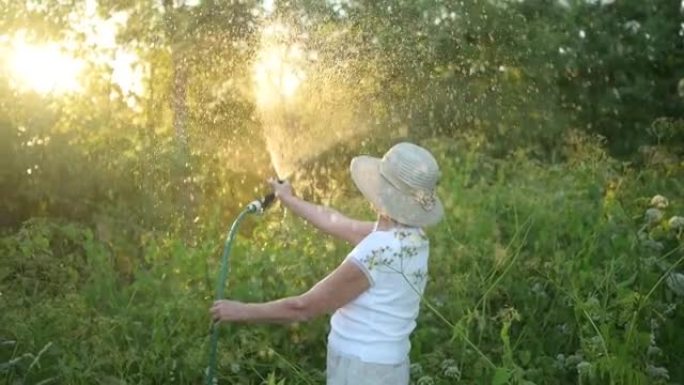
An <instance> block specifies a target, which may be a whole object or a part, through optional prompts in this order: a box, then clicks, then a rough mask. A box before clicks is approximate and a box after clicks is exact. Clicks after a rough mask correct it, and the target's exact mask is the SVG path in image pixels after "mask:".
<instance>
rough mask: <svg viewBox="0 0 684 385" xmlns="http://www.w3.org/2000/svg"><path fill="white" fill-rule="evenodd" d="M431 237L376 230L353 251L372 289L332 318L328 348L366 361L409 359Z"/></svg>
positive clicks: (405, 231) (416, 230)
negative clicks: (411, 338)
mask: <svg viewBox="0 0 684 385" xmlns="http://www.w3.org/2000/svg"><path fill="white" fill-rule="evenodd" d="M428 254H429V242H428V238H427V237H426V236H425V234H424V233H423V232H422V230H421V229H419V228H400V229H392V230H388V231H377V230H376V231H373V232H372V233H370V234H369V235H368V236H367V237H366V238H364V239H363V240H362V241H361V242H359V244H358V245H356V247H355V248H354V249H353V250H352V251H351V253H349V255H348V256H347V258H346V260H350V261H353V262H354V263H356V264H357V265H358V266H359V267H360V268H361V270H363V272H364V273H365V274H366V275H367V276H368V281H369V282H370V288H369V289H368V290H366V291H365V292H364V293H363V294H361V295H360V296H358V297H357V298H356V299H354V300H353V301H351V302H350V303H348V304H346V305H345V306H343V307H342V308H340V309H338V310H337V311H336V312H335V314H333V316H332V318H331V319H330V325H331V330H330V334H329V335H328V344H329V346H330V347H331V348H333V349H335V350H337V351H338V352H340V353H343V354H347V355H352V356H356V357H358V358H359V359H361V360H362V361H364V362H371V363H378V364H399V363H402V362H404V361H405V360H406V359H407V358H408V353H409V350H410V349H411V343H410V341H409V335H410V334H411V332H412V331H413V329H414V328H415V327H416V318H417V317H418V311H419V306H420V297H421V295H422V294H423V291H424V289H425V283H426V281H427V271H428Z"/></svg>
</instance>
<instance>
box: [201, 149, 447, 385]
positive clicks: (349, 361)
mask: <svg viewBox="0 0 684 385" xmlns="http://www.w3.org/2000/svg"><path fill="white" fill-rule="evenodd" d="M439 175H440V173H439V167H438V165H437V162H436V161H435V159H434V157H433V156H432V155H431V154H430V152H428V151H427V150H426V149H424V148H422V147H419V146H417V145H415V144H411V143H400V144H397V145H395V146H393V147H392V148H391V149H390V150H389V151H388V152H387V153H386V154H385V155H384V157H383V158H382V159H378V158H372V157H369V156H360V157H356V158H354V159H353V160H352V162H351V176H352V179H353V180H354V183H355V184H356V186H357V187H358V189H359V190H360V191H361V193H362V194H363V195H364V196H365V197H366V199H368V200H369V201H370V203H371V204H372V206H373V208H374V209H375V211H376V212H377V213H378V217H377V221H376V222H363V221H357V220H353V219H350V218H347V217H345V216H343V215H342V214H340V213H338V212H336V211H333V210H331V209H328V208H325V207H322V206H318V205H314V204H312V203H309V202H306V201H304V200H302V199H299V198H297V197H296V196H295V195H294V194H293V192H292V188H291V186H290V185H289V184H287V183H282V184H281V183H277V182H275V181H271V182H270V184H271V186H272V187H273V189H274V191H275V193H276V196H277V197H278V198H279V199H280V201H281V202H282V204H283V205H284V206H285V207H287V208H288V209H290V210H291V211H292V212H294V213H295V214H297V215H299V216H300V217H302V218H304V219H305V220H306V221H308V222H309V223H311V224H312V225H314V226H315V227H317V228H319V229H320V230H322V231H324V232H326V233H328V234H330V235H333V236H335V237H338V238H341V239H343V240H346V241H348V242H349V243H351V244H352V245H354V246H355V247H354V249H353V250H352V251H351V252H350V253H349V255H348V256H347V257H346V258H345V260H344V261H343V262H342V263H341V264H340V265H339V267H337V268H336V269H335V270H334V271H333V272H332V273H331V274H330V275H328V276H327V277H325V278H324V279H323V280H321V281H320V282H318V283H317V284H316V285H315V286H313V288H311V289H310V290H309V291H308V292H306V293H304V294H302V295H299V296H295V297H289V298H283V299H280V300H277V301H272V302H266V303H242V302H237V301H228V300H223V301H217V302H215V303H214V306H213V307H212V308H211V313H212V315H213V317H214V319H215V320H216V321H233V322H293V321H303V320H308V319H311V318H314V317H316V316H319V315H322V314H325V313H332V312H334V314H333V315H332V317H331V319H330V324H331V330H330V334H329V335H328V356H327V384H328V385H343V384H353V385H364V384H369V385H370V384H372V385H382V384H391V385H407V384H408V383H409V359H408V355H409V350H410V342H409V336H410V334H411V332H412V331H413V329H414V328H415V326H416V318H417V316H418V310H419V304H420V298H421V295H422V293H423V290H424V289H425V283H426V278H427V266H428V248H429V244H428V239H427V237H425V235H424V233H423V230H422V228H423V227H425V226H430V225H434V224H436V223H437V222H439V220H440V219H441V218H442V216H443V213H444V209H443V207H442V204H441V202H440V201H439V199H438V198H437V196H436V195H435V186H436V185H437V181H438V179H439Z"/></svg>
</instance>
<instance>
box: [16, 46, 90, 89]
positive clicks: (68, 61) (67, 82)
mask: <svg viewBox="0 0 684 385" xmlns="http://www.w3.org/2000/svg"><path fill="white" fill-rule="evenodd" d="M9 66H10V70H11V72H12V74H13V80H14V81H15V82H16V83H17V85H18V86H21V87H25V88H30V89H32V90H34V91H37V92H40V93H48V92H55V93H66V92H77V91H79V90H80V88H81V85H80V82H79V76H80V75H81V73H82V71H83V67H84V63H83V62H82V61H80V60H78V59H75V58H73V57H71V56H69V55H67V54H65V53H64V52H62V50H60V47H59V46H58V45H57V44H48V45H31V44H27V43H25V42H23V41H21V40H17V41H15V42H14V44H13V47H12V52H11V53H10V57H9Z"/></svg>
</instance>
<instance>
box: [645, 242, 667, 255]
mask: <svg viewBox="0 0 684 385" xmlns="http://www.w3.org/2000/svg"><path fill="white" fill-rule="evenodd" d="M641 244H642V245H643V246H644V247H645V248H647V249H650V250H653V251H656V252H661V251H663V249H664V248H665V246H664V245H663V243H662V242H658V241H654V240H653V239H646V240H644V241H642V242H641Z"/></svg>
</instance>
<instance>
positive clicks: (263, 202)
mask: <svg viewBox="0 0 684 385" xmlns="http://www.w3.org/2000/svg"><path fill="white" fill-rule="evenodd" d="M278 183H283V180H281V179H278ZM275 198H276V196H275V192H271V193H268V194H266V195H265V196H264V197H262V198H261V199H257V200H255V201H253V202H252V203H250V204H248V205H247V210H248V211H249V212H251V213H257V214H263V212H264V211H266V210H267V209H268V208H269V207H271V205H272V204H273V202H275Z"/></svg>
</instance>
